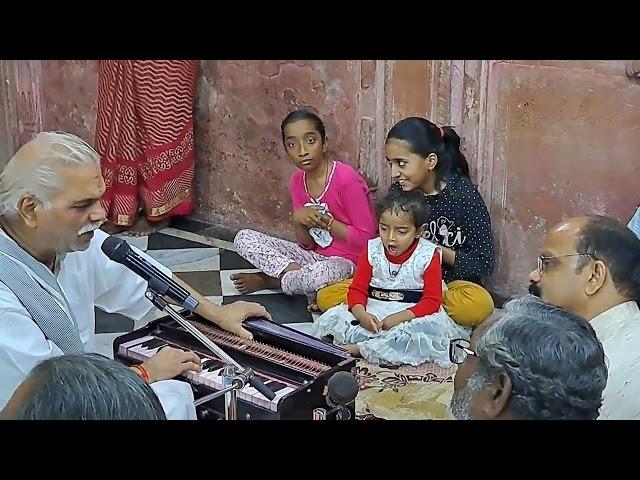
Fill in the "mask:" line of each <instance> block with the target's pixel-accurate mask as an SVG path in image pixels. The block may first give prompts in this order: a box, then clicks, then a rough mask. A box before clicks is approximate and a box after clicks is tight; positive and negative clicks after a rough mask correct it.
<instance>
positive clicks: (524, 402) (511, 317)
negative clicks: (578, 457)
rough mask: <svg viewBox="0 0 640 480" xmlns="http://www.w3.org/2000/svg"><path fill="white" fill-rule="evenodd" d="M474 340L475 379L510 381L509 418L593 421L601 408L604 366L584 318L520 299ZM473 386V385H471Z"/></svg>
mask: <svg viewBox="0 0 640 480" xmlns="http://www.w3.org/2000/svg"><path fill="white" fill-rule="evenodd" d="M504 310H505V311H506V312H507V313H506V315H505V316H504V317H503V318H501V319H500V320H498V321H496V322H495V323H494V324H492V325H491V326H490V327H489V328H488V329H487V331H486V332H485V333H484V335H482V337H481V338H480V339H479V340H478V345H477V349H476V353H477V355H478V358H479V367H478V371H477V372H476V374H477V375H478V376H480V377H482V378H483V379H484V380H485V381H491V380H492V379H493V378H495V376H496V375H498V374H499V373H501V372H504V373H505V374H506V375H507V376H508V377H509V379H510V382H511V394H510V397H509V401H508V404H507V407H506V408H507V409H508V411H509V414H510V416H511V417H512V418H516V419H523V420H525V419H530V420H561V419H564V420H593V419H595V418H597V417H598V411H599V409H600V406H601V405H602V392H603V390H604V388H605V386H606V383H607V367H606V364H605V355H604V350H603V348H602V344H601V343H600V341H599V340H598V338H597V337H596V334H595V331H594V330H593V328H592V327H591V325H590V324H589V322H587V321H586V320H585V319H584V318H582V317H580V316H578V315H575V314H573V313H571V312H568V311H567V310H564V309H562V308H559V307H556V306H554V305H550V304H547V303H544V302H543V301H542V300H540V299H539V298H537V297H534V296H526V297H524V298H521V299H517V300H513V301H511V302H508V303H507V304H506V305H505V306H504ZM476 383H477V382H476Z"/></svg>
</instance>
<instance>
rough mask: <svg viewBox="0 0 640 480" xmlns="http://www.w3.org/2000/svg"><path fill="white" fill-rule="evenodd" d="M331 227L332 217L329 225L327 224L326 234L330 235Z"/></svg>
mask: <svg viewBox="0 0 640 480" xmlns="http://www.w3.org/2000/svg"><path fill="white" fill-rule="evenodd" d="M331 225H333V217H331V218H330V219H329V223H327V232H329V233H331Z"/></svg>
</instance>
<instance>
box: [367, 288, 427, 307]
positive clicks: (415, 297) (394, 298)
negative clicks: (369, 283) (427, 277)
mask: <svg viewBox="0 0 640 480" xmlns="http://www.w3.org/2000/svg"><path fill="white" fill-rule="evenodd" d="M369 298H373V299H375V300H382V301H383V302H403V303H418V302H419V301H420V299H421V298H422V292H419V291H416V290H387V289H385V288H375V287H369Z"/></svg>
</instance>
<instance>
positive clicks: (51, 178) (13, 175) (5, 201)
mask: <svg viewBox="0 0 640 480" xmlns="http://www.w3.org/2000/svg"><path fill="white" fill-rule="evenodd" d="M85 165H100V156H99V155H98V153H97V152H96V151H95V150H94V149H93V147H92V146H91V145H89V144H88V143H87V142H85V141H84V140H82V139H81V138H80V137H78V136H76V135H73V134H71V133H64V132H41V133H39V134H38V135H36V136H35V138H33V139H32V140H31V141H30V142H28V143H27V144H25V145H24V146H23V147H22V148H20V150H18V151H17V152H16V154H15V155H14V156H13V157H12V158H11V160H9V163H8V164H7V166H6V167H5V169H4V171H3V172H2V174H1V175H0V215H7V214H9V215H11V214H16V213H17V211H18V205H19V203H20V200H22V199H23V198H24V197H26V196H34V197H36V198H37V199H38V200H40V201H41V202H42V203H43V204H44V206H45V208H50V207H51V203H50V199H51V197H52V195H53V194H54V193H55V192H56V191H57V190H59V188H60V187H61V185H60V184H59V178H58V171H57V170H58V169H59V168H60V167H81V166H85Z"/></svg>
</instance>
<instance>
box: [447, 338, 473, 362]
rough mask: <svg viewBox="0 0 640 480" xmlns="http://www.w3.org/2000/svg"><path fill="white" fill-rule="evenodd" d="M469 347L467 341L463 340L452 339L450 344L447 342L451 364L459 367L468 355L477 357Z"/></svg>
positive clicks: (469, 344)
mask: <svg viewBox="0 0 640 480" xmlns="http://www.w3.org/2000/svg"><path fill="white" fill-rule="evenodd" d="M470 346H471V343H470V342H469V340H465V339H464V338H454V339H453V340H451V342H449V360H451V363H455V364H456V365H460V364H461V363H463V362H464V361H465V360H466V359H467V357H468V356H469V355H471V356H474V357H477V356H478V355H477V354H476V352H474V351H473V350H471V349H470V348H469V347H470Z"/></svg>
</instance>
